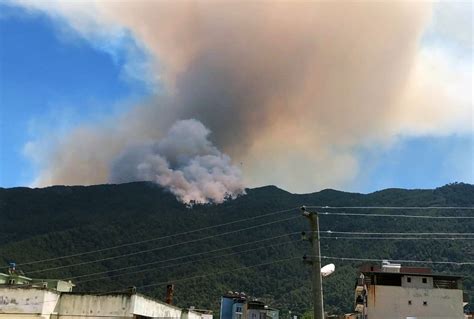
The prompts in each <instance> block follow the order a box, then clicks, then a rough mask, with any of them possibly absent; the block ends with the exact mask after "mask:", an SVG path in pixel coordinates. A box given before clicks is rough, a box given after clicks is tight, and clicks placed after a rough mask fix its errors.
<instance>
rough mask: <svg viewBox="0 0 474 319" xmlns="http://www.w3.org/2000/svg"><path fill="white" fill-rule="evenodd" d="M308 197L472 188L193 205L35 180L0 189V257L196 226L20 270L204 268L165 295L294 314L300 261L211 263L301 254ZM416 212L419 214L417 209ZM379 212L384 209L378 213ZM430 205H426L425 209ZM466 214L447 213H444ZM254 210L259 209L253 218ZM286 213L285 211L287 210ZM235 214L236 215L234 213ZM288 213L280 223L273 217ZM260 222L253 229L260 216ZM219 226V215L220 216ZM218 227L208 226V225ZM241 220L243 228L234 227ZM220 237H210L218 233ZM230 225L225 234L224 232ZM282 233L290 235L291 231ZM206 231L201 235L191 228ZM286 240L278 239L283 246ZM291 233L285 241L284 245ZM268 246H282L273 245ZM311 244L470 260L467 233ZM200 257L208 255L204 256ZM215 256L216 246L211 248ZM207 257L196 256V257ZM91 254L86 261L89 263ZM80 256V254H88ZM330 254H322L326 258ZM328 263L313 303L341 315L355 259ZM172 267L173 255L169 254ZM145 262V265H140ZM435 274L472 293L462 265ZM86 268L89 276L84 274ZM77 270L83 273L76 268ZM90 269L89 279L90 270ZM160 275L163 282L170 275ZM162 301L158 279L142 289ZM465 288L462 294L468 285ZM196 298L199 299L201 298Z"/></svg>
mask: <svg viewBox="0 0 474 319" xmlns="http://www.w3.org/2000/svg"><path fill="white" fill-rule="evenodd" d="M301 205H308V206H397V205H399V206H440V205H441V206H442V205H452V206H474V185H470V184H450V185H445V186H442V187H438V188H435V189H428V190H426V189H425V190H400V189H388V190H382V191H378V192H373V193H370V194H360V193H349V192H341V191H336V190H330V189H328V190H322V191H319V192H316V193H309V194H292V193H289V192H287V191H285V190H282V189H279V188H278V187H276V186H264V187H259V188H252V189H247V194H246V195H243V196H239V197H238V198H237V199H235V200H229V201H226V202H224V203H222V204H219V205H214V204H208V205H195V206H193V207H192V208H189V207H187V206H186V205H184V204H182V203H180V202H178V201H177V200H176V198H175V197H174V196H173V195H172V194H171V193H170V192H167V191H165V190H163V189H162V188H161V187H159V186H157V185H156V184H153V183H150V182H134V183H126V184H118V185H110V184H105V185H93V186H53V187H47V188H37V189H31V188H13V189H0V220H1V222H0V234H1V235H0V260H3V263H4V264H5V265H6V264H7V262H9V261H16V262H18V264H19V265H20V267H21V264H22V263H25V262H29V261H35V260H42V259H48V258H56V257H58V256H65V255H70V254H75V253H81V252H87V251H91V250H95V249H100V248H103V247H112V246H116V245H121V244H124V243H130V242H135V241H140V240H148V239H153V238H156V237H163V236H165V237H166V236H169V235H174V234H179V233H182V232H187V231H193V230H196V229H201V228H208V229H207V230H205V231H198V232H193V233H190V234H187V235H182V236H177V237H173V238H165V239H163V240H159V241H157V240H155V241H151V242H147V243H143V244H140V245H136V246H130V247H124V248H120V249H117V250H112V251H105V252H102V253H100V254H90V255H84V256H78V257H73V258H68V259H62V260H56V261H51V262H46V263H38V264H33V265H25V266H24V267H22V268H23V269H24V271H25V272H26V274H27V275H28V274H29V272H35V271H38V270H42V269H45V268H51V267H52V268H54V267H64V266H67V265H71V264H76V263H84V262H86V263H87V264H85V265H83V266H68V267H64V268H60V269H57V270H51V271H45V272H40V273H32V274H31V276H33V277H38V276H42V277H50V278H53V277H56V278H69V277H74V276H77V275H84V274H90V273H94V272H106V274H105V275H106V276H105V277H107V278H104V279H100V280H97V281H90V282H87V283H84V284H79V285H78V286H77V287H76V288H77V290H79V291H84V290H109V289H110V290H113V289H118V288H121V287H122V288H123V287H128V286H132V285H133V286H140V285H143V284H145V283H150V282H161V281H168V280H170V279H173V278H174V279H179V278H187V277H190V276H193V275H195V274H209V275H210V277H209V278H206V280H201V281H199V280H191V281H189V282H187V281H186V282H183V283H179V284H178V283H177V285H176V288H177V291H176V302H177V304H178V305H180V306H189V305H195V306H196V307H201V308H212V309H215V310H217V309H218V302H219V295H220V294H221V293H224V292H226V291H228V290H236V289H237V290H239V291H246V292H247V293H249V294H252V295H255V296H259V297H262V298H264V299H266V300H267V301H268V302H270V303H271V304H273V305H275V306H277V307H279V308H281V309H282V310H283V311H286V310H292V311H293V313H295V314H298V313H299V314H301V313H302V312H304V311H305V310H307V309H308V308H309V307H310V301H311V293H310V285H309V280H308V278H309V277H308V276H309V269H308V268H307V267H305V266H304V265H303V264H302V263H301V262H299V261H295V262H291V263H282V264H275V265H271V266H265V267H263V268H255V269H250V270H246V271H244V272H238V273H235V274H234V273H231V274H224V275H222V276H216V277H214V274H215V273H218V272H219V271H220V270H222V269H234V268H239V267H245V266H251V265H255V264H259V263H262V262H266V261H272V260H276V259H278V258H284V257H291V256H293V257H295V256H297V257H298V256H302V255H303V254H305V253H309V251H310V249H309V246H308V243H304V242H299V241H297V240H298V238H299V236H298V235H295V234H294V233H298V232H300V231H302V230H307V229H308V225H307V221H306V220H305V219H304V218H303V217H301V218H299V216H300V210H299V208H298V207H300V206H301ZM290 208H292V210H291V211H289V212H286V213H281V214H280V213H278V214H275V215H271V216H267V215H266V214H268V213H275V212H277V211H281V210H285V209H290ZM424 212H425V211H424ZM385 213H386V212H385ZM429 213H435V212H429ZM472 213H473V212H466V211H456V214H458V215H459V214H472ZM263 215H265V217H259V216H263ZM293 217H294V218H293ZM242 219H244V220H245V219H247V221H244V222H236V221H239V220H242ZM286 219H290V220H287V221H283V222H280V221H282V220H286ZM269 222H270V223H272V224H271V225H267V226H260V225H264V224H266V223H269ZM229 223H230V224H229ZM219 224H223V225H226V224H227V225H226V226H221V227H218V228H215V229H214V228H211V229H209V226H214V225H219ZM248 227H251V228H252V227H253V228H252V229H249V230H242V231H240V230H239V229H245V228H248ZM321 230H322V231H325V230H333V231H368V232H375V231H377V232H394V231H403V232H435V231H449V232H472V222H471V223H469V222H461V221H457V220H453V221H436V220H434V221H429V222H418V221H417V222H416V223H413V221H410V220H408V219H406V220H397V223H396V224H394V223H393V221H392V220H390V219H371V218H351V217H348V216H338V217H330V216H324V215H323V216H321ZM229 231H230V232H233V233H232V234H229V235H224V236H223V235H221V234H222V233H226V232H229ZM235 231H237V232H235ZM291 234H293V235H291ZM206 236H215V238H210V239H207V240H202V241H201V240H200V238H202V237H206ZM275 236H282V238H281V239H278V240H272V241H270V242H264V243H262V244H252V245H251V246H250V247H242V248H241V249H234V248H232V249H224V248H226V247H229V246H235V245H241V244H243V243H246V242H255V241H259V240H261V239H265V238H272V237H275ZM189 240H191V241H193V240H198V241H197V242H195V243H190V244H186V245H179V246H176V247H173V249H161V248H160V250H158V251H151V252H147V253H140V254H136V255H132V256H130V257H127V258H122V257H120V258H117V259H111V260H105V261H101V262H94V261H95V260H97V259H100V258H101V257H115V256H121V255H124V254H125V255H127V254H130V253H136V252H139V251H142V250H147V249H154V248H156V247H162V246H166V245H173V244H174V243H176V242H177V243H180V242H186V241H189ZM286 241H289V243H288V245H286V244H285V243H286ZM290 241H297V242H290ZM276 244H285V245H284V246H279V247H273V245H276ZM253 247H255V248H261V249H260V250H257V251H255V252H253V253H251V254H249V253H238V252H239V251H240V250H247V249H248V248H253ZM216 249H220V250H222V253H229V252H230V253H236V254H235V255H232V256H229V257H225V258H219V259H217V260H215V259H211V260H201V259H199V258H195V259H193V258H187V257H186V258H185V259H184V261H188V260H189V259H191V260H195V262H193V263H191V264H188V265H184V266H181V265H178V266H176V267H170V268H166V270H162V269H161V268H159V267H152V268H151V269H150V270H149V271H147V272H144V273H140V274H130V275H127V274H124V276H122V277H117V278H116V277H110V278H108V276H109V275H110V276H114V275H117V274H120V272H116V271H112V270H113V269H118V268H123V267H124V266H125V267H129V266H134V267H135V266H137V265H138V266H139V265H141V264H147V263H149V262H150V261H152V262H153V261H162V260H168V259H170V258H171V259H173V258H176V257H180V256H187V255H193V254H196V252H202V251H212V250H216ZM321 249H322V253H323V254H324V255H326V256H341V257H357V258H375V259H387V258H388V259H412V260H413V259H414V260H452V261H460V260H474V250H473V249H472V242H460V241H451V242H438V241H395V240H394V241H388V240H387V241H384V240H379V241H372V240H370V241H368V240H343V239H327V240H326V239H324V240H323V241H322V242H321ZM210 255H211V256H212V254H210ZM214 255H216V254H214ZM205 256H208V255H205ZM91 261H92V262H91ZM89 262H91V263H89ZM328 262H330V260H328ZM331 262H335V263H336V266H337V271H336V273H335V275H334V276H333V277H330V278H328V280H326V281H325V293H326V294H325V300H326V306H327V309H328V310H331V311H333V312H340V313H341V312H349V311H350V310H351V304H352V296H353V290H352V289H353V282H354V280H355V278H356V276H357V272H356V268H357V267H358V266H359V265H360V264H361V263H360V262H359V263H357V262H342V261H339V260H334V261H331ZM178 264H179V262H178ZM145 269H147V267H145ZM435 270H436V271H441V272H452V273H457V272H460V273H462V274H463V275H465V276H466V281H465V284H466V290H469V291H471V290H473V287H474V282H473V277H474V267H472V266H463V267H455V266H436V267H435ZM96 277H97V276H96ZM86 278H87V277H86ZM91 278H95V277H94V276H92V277H91ZM170 282H172V280H171V281H170ZM144 293H147V294H151V295H152V296H155V297H158V298H160V299H161V298H163V295H164V288H163V287H156V288H155V289H151V290H147V291H144ZM473 294H474V292H473ZM203 296H205V297H203Z"/></svg>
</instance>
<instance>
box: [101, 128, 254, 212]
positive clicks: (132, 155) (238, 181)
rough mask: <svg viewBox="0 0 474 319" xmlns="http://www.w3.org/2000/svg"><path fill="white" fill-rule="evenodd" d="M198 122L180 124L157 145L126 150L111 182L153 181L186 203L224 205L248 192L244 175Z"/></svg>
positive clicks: (112, 174) (115, 163) (113, 168)
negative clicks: (224, 202) (215, 144)
mask: <svg viewBox="0 0 474 319" xmlns="http://www.w3.org/2000/svg"><path fill="white" fill-rule="evenodd" d="M209 134H210V131H209V130H208V129H207V128H206V127H205V126H204V125H203V124H202V123H200V122H199V121H196V120H193V119H190V120H181V121H177V122H176V123H175V124H173V126H172V127H171V128H170V130H169V131H168V132H167V134H166V135H165V136H164V137H163V138H162V139H161V140H159V141H158V142H156V143H148V144H144V145H136V146H133V147H130V148H129V149H127V150H126V151H125V152H124V153H122V154H121V155H120V156H119V157H118V158H117V159H116V160H115V162H114V163H113V165H112V168H111V173H110V174H111V175H110V181H111V182H113V183H123V182H129V181H154V182H156V183H158V184H160V185H161V186H163V187H165V188H167V189H169V190H170V191H171V192H172V193H173V194H175V195H176V197H177V198H178V199H179V200H181V201H182V202H184V203H187V204H193V203H208V202H213V203H222V202H223V201H224V200H225V199H227V198H235V197H237V196H238V195H240V194H243V193H244V192H245V189H244V185H243V182H242V173H241V171H240V169H239V168H237V167H236V166H234V165H232V162H231V160H230V157H229V156H227V155H225V154H223V153H221V152H220V151H219V150H218V149H217V148H216V147H215V146H214V145H212V143H211V142H210V141H209V140H208V135H209Z"/></svg>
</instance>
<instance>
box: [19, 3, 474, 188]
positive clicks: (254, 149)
mask: <svg viewBox="0 0 474 319" xmlns="http://www.w3.org/2000/svg"><path fill="white" fill-rule="evenodd" d="M20 3H22V4H23V5H24V6H26V7H28V8H32V9H34V10H37V9H39V10H43V11H44V12H47V13H48V14H50V15H51V16H53V17H60V19H61V21H66V23H68V24H69V25H70V26H71V27H72V28H73V29H74V30H76V31H77V32H78V33H79V34H81V35H82V36H84V37H85V38H87V39H91V41H99V42H100V41H102V42H107V41H108V39H110V38H114V36H116V34H117V30H128V31H130V32H131V34H133V36H134V37H135V39H136V40H137V42H138V43H140V44H141V45H143V48H144V50H146V51H147V52H148V53H149V54H150V55H151V57H152V61H150V65H151V68H152V69H151V71H152V72H153V74H154V75H155V80H157V81H158V82H159V83H160V84H161V85H162V88H163V92H164V93H163V94H161V95H157V96H154V97H152V98H151V100H150V101H149V102H148V103H144V104H143V105H137V106H135V107H134V108H133V109H132V110H131V111H130V112H128V113H127V114H125V115H123V116H118V117H114V118H110V119H108V120H106V121H103V122H101V123H98V124H89V125H83V126H81V127H79V128H77V129H75V130H73V131H72V132H71V133H70V134H69V135H67V136H65V137H63V138H61V140H60V141H59V142H58V143H57V145H56V147H54V148H53V149H51V150H50V151H49V152H48V153H47V154H46V156H44V157H42V158H41V159H39V161H38V162H39V165H40V168H41V171H40V174H39V176H38V179H37V181H36V185H51V184H96V183H104V182H107V181H109V177H110V170H111V163H116V162H117V158H118V157H119V156H124V155H121V154H124V152H125V154H129V153H130V152H129V151H128V150H129V149H130V148H133V147H136V145H143V144H147V143H151V144H153V143H156V141H160V140H161V139H162V138H163V137H164V136H165V135H166V132H167V131H168V130H169V129H170V128H171V126H172V125H173V123H175V122H176V121H177V120H178V119H190V118H192V119H196V120H198V121H200V122H201V123H202V124H203V125H205V126H206V127H208V128H209V129H210V130H211V131H212V135H211V136H210V137H209V138H210V140H211V141H212V142H213V143H214V144H215V145H216V147H217V148H218V149H220V150H222V151H223V152H225V153H226V154H228V155H229V156H230V157H231V158H232V159H233V160H234V161H236V162H238V163H242V165H241V167H242V171H243V179H244V183H245V184H246V185H249V186H257V185H267V184H276V185H278V186H280V187H283V188H286V189H288V190H291V191H295V192H307V191H313V190H316V189H320V188H324V187H332V188H335V187H344V188H346V187H347V186H348V185H352V184H353V183H355V182H356V181H357V177H358V175H359V173H360V172H361V171H362V170H361V165H363V163H359V161H358V158H357V152H356V150H357V149H358V148H361V147H366V146H368V145H370V147H372V148H382V149H383V148H387V147H390V145H391V144H392V143H394V141H396V140H397V139H398V138H400V137H401V136H402V137H403V136H410V137H411V136H438V135H449V134H466V133H468V134H471V133H472V131H473V125H472V123H473V112H472V99H471V95H470V92H472V90H471V84H472V82H471V81H472V80H471V79H472V77H471V73H470V70H471V68H470V66H469V65H468V66H467V67H466V65H465V64H464V63H462V62H461V61H458V60H457V59H456V58H453V57H452V56H450V55H449V54H445V52H443V50H439V49H438V48H434V49H433V48H430V47H423V46H422V45H421V41H420V39H421V36H422V34H423V31H424V30H425V29H426V27H427V26H428V25H429V23H430V16H431V5H430V4H429V3H427V2H421V1H418V2H407V1H366V2H364V1H314V2H312V1H308V2H298V1H295V2H291V1H283V2H282V1H275V2H267V1H218V2H217V1H177V2H176V1H140V0H137V1H88V2H65V1H37V2H35V1H20ZM184 140H186V139H184ZM176 141H177V140H176ZM158 143H160V142H158ZM177 143H178V144H180V143H181V142H179V141H177ZM38 144H39V145H41V140H40V141H33V142H32V143H31V144H30V146H31V147H30V148H29V149H30V152H29V154H32V155H33V156H35V155H36V153H35V151H34V150H35V149H38V148H41V147H38ZM35 146H36V147H35ZM178 149H179V150H181V148H178ZM183 149H186V147H184V148H183ZM145 153H146V154H148V155H144V156H152V155H150V153H151V154H155V153H153V152H151V151H150V150H149V151H148V152H145ZM212 154H214V153H211V155H212ZM158 155H160V154H158ZM160 156H161V155H160ZM141 158H142V161H143V157H141ZM164 158H166V159H167V160H169V158H172V156H171V157H170V156H168V155H167V154H166V156H164ZM138 162H140V161H139V160H138ZM156 165H158V164H156ZM170 165H172V164H170ZM165 166H166V165H165ZM170 169H174V168H173V165H172V166H171V167H170ZM132 171H133V170H132ZM145 171H146V169H145ZM180 171H181V169H180ZM113 172H114V173H113V176H114V178H113V179H112V180H113V181H127V180H131V179H136V178H137V176H140V175H137V174H138V173H137V172H136V171H135V172H134V174H131V173H130V171H129V170H126V171H124V172H123V175H121V174H122V173H121V170H119V169H118V168H114V169H113Z"/></svg>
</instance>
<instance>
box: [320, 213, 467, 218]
mask: <svg viewBox="0 0 474 319" xmlns="http://www.w3.org/2000/svg"><path fill="white" fill-rule="evenodd" d="M318 215H337V216H365V217H390V218H424V219H474V216H429V215H400V214H364V213H329V212H321V213H318Z"/></svg>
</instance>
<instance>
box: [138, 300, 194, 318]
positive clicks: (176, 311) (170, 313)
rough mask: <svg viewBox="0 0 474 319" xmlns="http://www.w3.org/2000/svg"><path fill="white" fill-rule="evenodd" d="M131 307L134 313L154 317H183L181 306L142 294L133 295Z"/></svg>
mask: <svg viewBox="0 0 474 319" xmlns="http://www.w3.org/2000/svg"><path fill="white" fill-rule="evenodd" d="M130 309H131V313H132V314H134V315H140V316H146V317H152V318H176V319H179V318H181V309H180V308H178V307H174V306H171V305H168V304H166V303H164V302H159V301H157V300H154V299H151V298H147V297H145V296H142V295H132V297H131V308H130ZM193 319H194V318H193ZM199 319H200V317H199Z"/></svg>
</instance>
